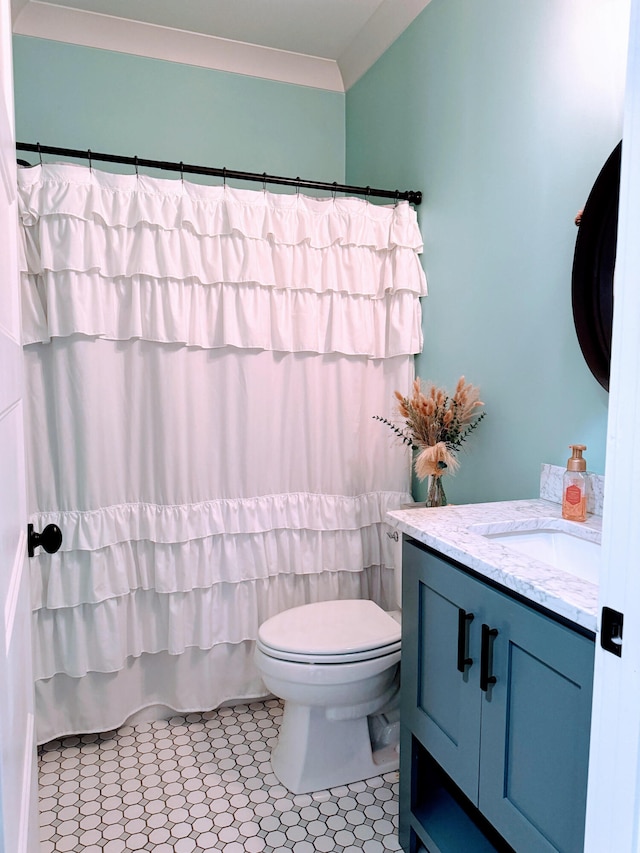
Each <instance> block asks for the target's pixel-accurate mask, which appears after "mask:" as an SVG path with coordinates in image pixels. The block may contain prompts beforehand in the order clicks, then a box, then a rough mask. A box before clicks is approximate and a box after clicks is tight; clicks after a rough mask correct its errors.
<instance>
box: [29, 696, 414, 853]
mask: <svg viewBox="0 0 640 853" xmlns="http://www.w3.org/2000/svg"><path fill="white" fill-rule="evenodd" d="M281 716H282V708H281V705H280V702H279V701H277V700H270V701H267V702H256V703H252V704H250V705H236V706H235V707H233V708H220V709H219V710H217V711H212V712H210V713H205V714H189V715H188V716H186V717H173V718H172V719H171V720H168V721H160V722H154V723H144V724H140V725H136V726H133V727H132V726H123V727H122V728H120V729H118V730H117V731H115V732H105V733H102V734H99V735H98V734H96V735H83V736H80V737H68V738H64V739H62V740H56V741H52V742H51V743H48V744H46V745H45V746H43V747H41V749H40V753H39V771H40V825H41V835H40V838H41V853H129V851H134V850H138V851H154V853H204V851H209V850H216V851H218V850H219V851H224V853H292V851H293V853H315V851H320V852H321V853H355V851H365V853H386V851H397V850H400V845H399V844H398V839H397V830H398V802H397V788H398V785H397V773H387V774H385V775H384V776H378V777H375V778H373V779H368V780H367V781H366V782H358V783H355V784H353V785H345V786H342V787H339V788H332V789H331V790H329V791H318V792H316V793H314V794H309V795H306V794H305V795H301V796H295V795H293V794H291V793H290V792H289V791H287V789H286V788H284V787H283V786H282V785H281V784H280V783H279V782H278V780H277V779H276V777H275V776H274V775H273V773H272V772H271V764H270V761H269V756H270V749H271V747H272V745H273V744H274V743H275V741H276V738H277V734H278V726H279V724H280V719H281Z"/></svg>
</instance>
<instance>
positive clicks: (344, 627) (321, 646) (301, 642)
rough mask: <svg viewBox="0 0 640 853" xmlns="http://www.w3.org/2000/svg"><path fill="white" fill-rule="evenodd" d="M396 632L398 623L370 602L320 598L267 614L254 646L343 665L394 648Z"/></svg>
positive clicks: (282, 656) (274, 654)
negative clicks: (324, 599) (272, 614)
mask: <svg viewBox="0 0 640 853" xmlns="http://www.w3.org/2000/svg"><path fill="white" fill-rule="evenodd" d="M400 635H401V628H400V625H399V623H398V622H397V621H396V620H395V619H394V618H393V617H392V616H390V615H389V614H388V613H385V611H384V610H382V609H381V608H380V607H378V605H377V604H375V603H374V602H373V601H366V600H361V599H356V600H351V599H349V600H338V601H321V602H316V603H314V604H303V605H302V606H301V607H294V608H291V609H290V610H286V611H284V612H282V613H279V614H277V615H276V616H273V617H272V618H271V619H268V620H267V621H266V622H264V623H263V624H262V625H261V626H260V629H259V631H258V641H257V646H258V648H259V649H260V651H261V652H262V653H263V654H265V655H268V656H269V657H271V658H276V659H278V660H284V661H292V662H299V663H307V664H345V663H355V662H357V661H365V660H371V659H373V658H379V657H385V656H387V655H390V654H393V653H394V652H397V651H399V650H400Z"/></svg>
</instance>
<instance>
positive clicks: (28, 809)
mask: <svg viewBox="0 0 640 853" xmlns="http://www.w3.org/2000/svg"><path fill="white" fill-rule="evenodd" d="M0 60H1V63H0V853H36V851H37V850H38V846H39V845H38V811H37V772H36V752H35V738H34V713H33V679H32V665H31V635H30V631H31V621H30V602H29V584H28V571H27V565H26V563H27V560H26V538H27V513H26V500H25V474H24V439H23V427H22V348H21V346H20V343H19V341H20V306H19V290H18V262H17V248H16V247H17V230H16V192H15V186H16V154H15V133H14V122H13V75H12V63H11V20H10V11H9V0H0Z"/></svg>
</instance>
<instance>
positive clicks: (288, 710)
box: [255, 532, 401, 794]
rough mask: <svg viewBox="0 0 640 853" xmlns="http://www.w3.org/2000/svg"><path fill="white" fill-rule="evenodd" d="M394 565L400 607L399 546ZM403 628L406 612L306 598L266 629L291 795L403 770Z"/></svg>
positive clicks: (264, 667)
mask: <svg viewBox="0 0 640 853" xmlns="http://www.w3.org/2000/svg"><path fill="white" fill-rule="evenodd" d="M387 535H388V536H389V537H392V538H393V539H394V540H395V542H396V543H398V534H397V533H395V532H394V533H389V534H387ZM394 562H395V580H396V583H395V589H396V598H397V602H398V605H400V601H401V594H400V590H401V580H400V548H399V547H397V546H396V547H395V548H394ZM400 634H401V626H400V611H399V610H398V611H394V612H393V613H387V612H385V611H384V610H382V609H381V608H380V607H378V605H377V604H374V603H373V602H372V601H363V600H347V601H344V600H342V601H322V602H318V603H316V604H305V605H303V606H302V607H294V608H292V609H291V610H285V611H284V612H282V613H279V614H278V615H277V616H274V617H272V618H271V619H268V620H267V621H266V622H264V623H263V624H262V625H261V626H260V630H259V632H258V641H257V644H256V652H255V661H256V665H257V667H258V670H259V671H260V674H261V675H262V679H263V681H264V683H265V685H266V687H267V688H268V689H269V690H270V691H271V693H273V694H274V695H275V696H278V697H279V698H281V699H283V700H284V703H285V704H284V714H283V718H282V724H281V727H280V735H279V738H278V743H277V745H276V746H275V748H274V749H273V751H272V754H271V766H272V768H273V772H274V773H275V775H276V776H277V777H278V779H279V780H280V781H281V782H282V784H283V785H284V786H285V787H286V788H288V789H289V790H290V791H292V792H293V793H294V794H306V793H309V792H310V791H319V790H322V789H326V788H333V787H336V786H339V785H347V784H349V783H351V782H357V781H360V780H362V779H368V778H370V777H371V776H377V775H380V774H382V773H388V772H390V771H392V770H396V769H397V767H398V745H397V740H398V728H399V723H397V722H395V720H397V718H398V716H399V714H398V695H397V694H398V686H399V661H400Z"/></svg>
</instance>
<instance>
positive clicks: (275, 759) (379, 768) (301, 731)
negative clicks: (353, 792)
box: [271, 701, 399, 794]
mask: <svg viewBox="0 0 640 853" xmlns="http://www.w3.org/2000/svg"><path fill="white" fill-rule="evenodd" d="M326 710H327V709H326V708H323V707H313V706H308V705H298V704H296V703H295V702H291V701H288V702H285V706H284V713H283V717H282V723H281V725H280V735H279V737H278V743H277V745H276V747H275V748H274V749H273V751H272V753H271V767H272V769H273V772H274V773H275V775H276V776H277V777H278V779H279V781H280V782H282V784H283V785H284V786H285V788H288V789H289V790H290V791H291V792H292V793H294V794H308V793H310V792H312V791H321V790H325V789H327V788H335V787H337V786H339V785H348V784H350V783H351V782H359V781H361V780H363V779H370V778H371V777H372V776H379V775H381V774H383V773H390V772H391V771H393V770H397V769H398V759H399V753H398V748H397V746H396V745H385V746H383V747H381V748H380V749H378V750H376V751H375V752H373V751H372V747H371V738H370V734H369V724H368V718H367V717H366V716H364V717H359V718H357V719H355V720H350V719H346V720H343V719H328V718H327V713H326ZM301 745H302V749H301V748H300V747H301Z"/></svg>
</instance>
